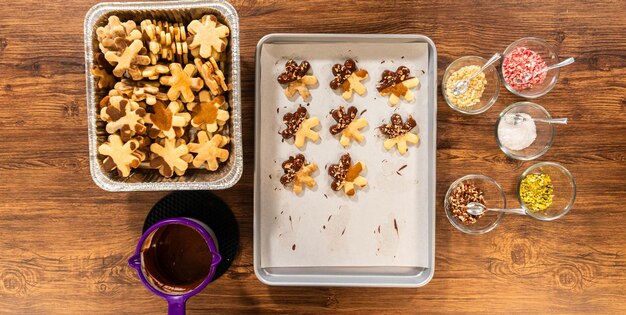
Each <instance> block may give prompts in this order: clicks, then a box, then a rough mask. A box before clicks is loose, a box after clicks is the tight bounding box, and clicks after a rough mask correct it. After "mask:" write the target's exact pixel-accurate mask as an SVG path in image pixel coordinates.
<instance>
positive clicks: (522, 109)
mask: <svg viewBox="0 0 626 315" xmlns="http://www.w3.org/2000/svg"><path fill="white" fill-rule="evenodd" d="M515 113H524V114H528V115H529V116H530V117H532V118H543V119H551V118H552V117H551V116H550V114H549V113H548V111H547V110H546V109H545V108H543V107H542V106H541V105H538V104H535V103H532V102H517V103H513V104H511V105H509V106H508V107H507V108H505V109H504V110H503V111H502V112H501V113H500V115H499V116H498V119H497V120H496V143H498V146H499V147H500V150H502V152H504V154H506V156H508V157H510V158H512V159H516V160H522V161H530V160H534V159H536V158H538V157H540V156H542V155H544V154H545V153H546V152H548V149H550V147H551V146H552V142H553V141H554V125H553V124H550V123H545V122H535V126H536V130H537V138H535V141H534V142H533V143H532V144H531V145H530V146H528V147H527V148H525V149H522V150H511V149H509V148H507V147H505V146H504V145H503V144H502V143H501V142H500V134H499V128H500V123H506V122H505V121H504V116H505V115H507V114H515Z"/></svg>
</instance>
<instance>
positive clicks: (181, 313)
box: [167, 297, 187, 315]
mask: <svg viewBox="0 0 626 315" xmlns="http://www.w3.org/2000/svg"><path fill="white" fill-rule="evenodd" d="M186 303H187V299H184V298H180V297H176V298H171V299H170V298H168V299H167V314H168V315H185V304H186Z"/></svg>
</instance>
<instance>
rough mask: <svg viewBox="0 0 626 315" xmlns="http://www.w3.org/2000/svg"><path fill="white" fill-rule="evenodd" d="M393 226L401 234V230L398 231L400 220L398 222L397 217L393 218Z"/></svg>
mask: <svg viewBox="0 0 626 315" xmlns="http://www.w3.org/2000/svg"><path fill="white" fill-rule="evenodd" d="M393 228H394V230H396V234H397V235H398V236H400V231H398V222H396V219H393Z"/></svg>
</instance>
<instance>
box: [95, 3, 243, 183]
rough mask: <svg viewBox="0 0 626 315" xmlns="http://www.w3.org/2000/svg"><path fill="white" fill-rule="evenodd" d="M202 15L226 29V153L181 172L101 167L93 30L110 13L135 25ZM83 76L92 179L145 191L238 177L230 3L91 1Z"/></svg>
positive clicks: (102, 135)
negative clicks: (214, 164) (210, 167)
mask: <svg viewBox="0 0 626 315" xmlns="http://www.w3.org/2000/svg"><path fill="white" fill-rule="evenodd" d="M205 14H214V15H215V16H217V17H218V19H219V20H220V21H221V22H222V23H224V24H226V25H227V26H228V27H229V28H230V38H229V41H228V42H229V46H228V47H230V50H229V51H228V59H229V60H230V63H228V62H227V65H230V66H227V67H226V69H223V70H224V74H225V75H226V77H227V78H229V79H230V82H231V83H232V86H233V88H232V91H230V92H229V93H228V98H229V100H228V101H229V104H230V110H231V112H230V115H231V119H230V124H229V125H228V129H229V131H230V136H231V140H232V141H231V146H230V156H229V158H228V161H226V162H225V163H223V164H222V165H221V166H220V168H219V169H218V170H217V171H215V172H210V171H207V170H205V169H191V168H190V169H188V170H187V172H186V173H185V175H184V176H175V177H173V178H165V177H163V176H161V175H160V174H159V173H158V171H157V170H154V169H145V168H138V169H135V170H133V172H132V173H131V175H130V176H129V177H127V178H124V177H121V176H119V175H118V174H117V172H107V171H105V170H104V169H103V167H102V160H103V158H102V157H101V156H99V155H98V146H99V145H100V144H101V143H103V142H104V141H105V140H106V137H107V134H106V132H105V130H104V123H103V122H99V121H98V120H97V109H98V103H99V101H100V100H101V99H102V97H104V95H105V94H104V93H105V92H104V91H102V92H99V91H96V89H95V88H94V78H93V76H92V75H91V73H90V72H89V69H90V68H91V66H92V65H93V56H94V53H95V52H97V51H98V50H99V49H98V42H97V37H96V35H95V30H96V28H97V27H99V26H103V25H106V23H107V19H108V17H109V16H111V15H117V16H119V17H120V19H122V20H125V19H132V20H135V21H136V22H137V24H139V22H140V21H141V20H143V19H147V18H150V19H167V20H169V21H173V22H183V23H185V24H188V23H189V22H190V21H191V20H193V19H200V18H201V17H202V16H203V15H205ZM84 28H85V29H84V32H85V78H86V83H87V125H88V128H89V132H88V134H89V165H90V171H91V177H92V178H93V180H94V182H95V183H96V184H97V185H98V186H100V187H101V188H102V189H104V190H108V191H150V190H200V189H203V190H215V189H226V188H229V187H231V186H233V185H235V183H237V181H239V179H240V178H241V174H242V172H243V150H242V145H241V141H242V140H241V82H240V66H239V60H240V55H239V18H238V16H237V11H236V10H235V8H233V6H231V5H230V4H229V3H228V2H225V1H167V2H165V1H163V2H130V3H119V2H105V3H100V4H96V5H95V6H93V7H92V8H91V9H90V10H89V11H88V12H87V14H86V16H85V25H84Z"/></svg>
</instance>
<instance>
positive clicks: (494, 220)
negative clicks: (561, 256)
mask: <svg viewBox="0 0 626 315" xmlns="http://www.w3.org/2000/svg"><path fill="white" fill-rule="evenodd" d="M468 185H470V187H471V186H473V187H474V188H477V189H478V190H480V191H481V192H482V195H483V198H484V200H483V201H482V202H481V203H483V204H484V205H485V206H486V207H489V208H506V195H505V193H504V190H502V187H500V185H499V184H498V183H497V182H496V181H495V180H494V179H492V178H491V177H487V176H484V175H474V174H472V175H466V176H463V177H461V178H459V179H457V180H456V181H454V183H452V184H451V185H450V188H449V189H448V192H447V193H446V197H445V199H444V209H445V211H446V216H447V217H448V220H449V221H450V223H451V224H452V226H454V227H455V228H457V229H458V230H459V231H461V232H463V233H467V234H485V233H487V232H489V231H491V230H493V229H495V228H496V227H497V226H498V224H500V221H502V217H503V216H504V212H495V211H487V212H485V213H484V214H483V215H482V216H480V217H478V218H477V219H476V221H475V222H474V223H469V224H468V223H464V222H463V221H462V220H461V219H459V218H460V217H464V216H465V218H467V216H471V215H469V214H466V215H463V214H462V212H464V211H465V210H466V209H465V207H464V206H465V205H466V204H467V203H468V202H469V201H477V199H473V200H468V199H467V195H470V194H460V195H459V192H460V191H466V190H465V189H467V188H468ZM473 191H474V192H475V191H476V190H473ZM459 214H461V216H459Z"/></svg>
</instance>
